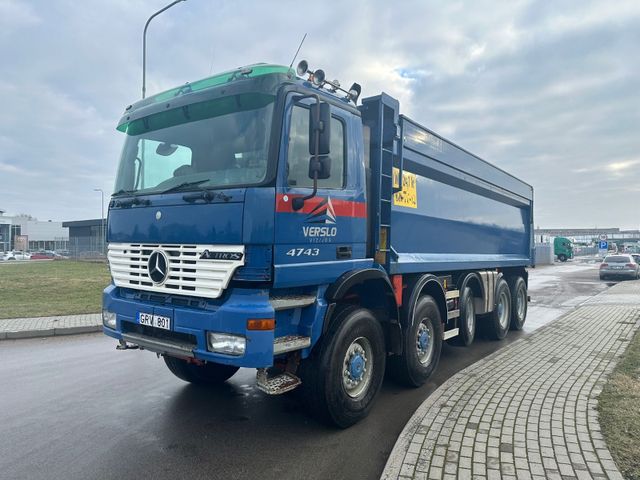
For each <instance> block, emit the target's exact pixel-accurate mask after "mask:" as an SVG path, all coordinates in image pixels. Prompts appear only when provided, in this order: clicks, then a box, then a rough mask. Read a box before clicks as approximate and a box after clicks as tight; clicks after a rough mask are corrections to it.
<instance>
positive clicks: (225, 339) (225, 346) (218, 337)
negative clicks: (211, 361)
mask: <svg viewBox="0 0 640 480" xmlns="http://www.w3.org/2000/svg"><path fill="white" fill-rule="evenodd" d="M207 346H208V348H209V351H211V352H215V353H224V354H225V355H233V356H236V357H239V356H242V355H244V352H245V350H246V349H247V339H246V338H244V337H240V336H238V335H229V334H227V333H216V332H207Z"/></svg>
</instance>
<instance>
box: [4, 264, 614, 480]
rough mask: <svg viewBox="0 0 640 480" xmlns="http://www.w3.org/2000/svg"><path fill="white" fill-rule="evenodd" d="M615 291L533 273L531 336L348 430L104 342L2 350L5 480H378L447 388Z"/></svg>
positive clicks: (244, 383)
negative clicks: (421, 410)
mask: <svg viewBox="0 0 640 480" xmlns="http://www.w3.org/2000/svg"><path fill="white" fill-rule="evenodd" d="M605 288H607V284H605V283H603V282H600V281H599V279H598V272H597V267H596V266H595V265H580V264H574V263H567V264H562V265H557V266H553V267H542V268H537V269H535V270H532V271H531V289H530V295H531V296H532V302H531V304H530V310H529V316H528V319H527V324H526V325H525V330H524V331H523V332H510V333H509V335H508V337H507V339H506V340H504V341H502V342H494V341H489V340H485V339H477V340H476V342H475V343H474V344H473V345H472V346H471V347H470V348H463V347H452V346H449V345H445V347H444V350H443V354H442V357H441V360H440V365H439V367H438V370H437V373H436V375H434V377H433V378H432V379H431V381H430V382H429V383H428V384H427V385H424V386H423V387H421V388H418V389H404V388H401V387H398V386H396V385H395V384H394V383H393V382H391V381H389V380H387V381H385V383H384V386H383V389H382V392H381V395H380V396H379V398H378V400H377V403H376V404H375V406H374V408H373V410H372V412H371V415H370V416H369V417H368V418H367V419H365V420H364V421H362V422H361V423H359V424H357V425H355V426H354V427H352V428H350V429H348V430H337V429H334V428H330V427H327V426H324V425H322V424H319V423H317V422H316V421H315V420H313V419H311V418H309V417H308V416H307V415H306V414H305V412H304V410H303V408H302V406H301V405H300V404H299V403H298V402H297V400H296V398H295V397H294V396H291V395H285V396H280V397H267V396H265V395H263V394H262V393H261V392H259V391H258V390H257V389H256V388H255V387H254V386H253V381H254V377H255V371H254V370H247V369H243V370H241V371H240V372H238V373H237V374H236V375H235V376H234V377H233V378H232V379H231V380H230V381H229V382H228V383H227V384H226V385H224V386H223V387H222V388H220V389H218V390H211V389H205V388H197V387H194V386H191V385H188V384H186V383H183V382H182V381H180V380H178V379H177V378H175V377H173V375H171V374H170V373H169V371H168V370H167V369H166V367H165V366H164V362H162V361H161V360H158V359H157V358H156V356H155V355H154V354H152V353H149V352H139V351H128V352H119V351H116V350H115V342H114V341H113V340H112V339H109V338H107V337H104V336H103V335H102V334H94V335H80V336H73V337H66V338H65V337H51V338H46V339H34V340H16V341H1V342H0V478H2V479H30V480H31V479H50V478H60V479H63V478H64V479H108V478H118V479H129V478H154V479H171V480H175V479H181V478H185V479H186V478H188V479H200V478H202V479H204V478H208V479H211V478H261V479H271V478H274V479H276V478H277V479H281V478H305V479H307V480H310V479H316V478H317V479H325V478H358V479H360V478H370V479H373V478H378V477H379V475H380V473H381V472H382V469H383V467H384V464H385V461H386V459H387V455H388V454H389V452H390V451H391V449H392V447H393V445H394V443H395V440H396V438H397V436H398V434H399V433H400V431H401V430H402V428H403V427H404V425H405V423H406V422H407V420H408V419H409V418H410V417H411V414H412V413H413V412H414V411H415V409H416V408H417V407H418V406H419V405H420V404H421V403H422V401H423V400H424V399H425V398H426V397H427V396H428V395H429V394H430V393H432V392H433V391H434V390H435V389H436V388H437V387H438V386H439V385H440V384H442V383H443V382H444V381H445V380H447V379H448V378H449V377H450V376H452V375H453V374H454V373H456V372H457V371H459V370H461V369H462V368H464V367H466V366H467V365H469V364H471V363H473V362H475V361H476V360H478V359H480V358H482V357H484V356H486V355H488V354H490V353H491V352H494V351H496V350H497V349H499V348H502V347H504V346H505V345H507V344H508V343H510V342H513V341H515V340H517V339H518V338H522V337H523V336H525V335H528V334H529V333H531V332H532V331H533V330H535V329H536V328H538V327H540V326H542V325H543V324H545V323H548V322H549V321H552V320H553V319H554V318H557V316H559V315H560V314H562V313H563V312H564V311H566V310H568V309H571V308H573V307H574V306H575V305H577V304H579V303H581V302H582V301H584V300H586V299H587V298H588V297H589V296H591V295H594V294H596V293H598V292H600V291H602V290H604V289H605Z"/></svg>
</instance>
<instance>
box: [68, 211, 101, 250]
mask: <svg viewBox="0 0 640 480" xmlns="http://www.w3.org/2000/svg"><path fill="white" fill-rule="evenodd" d="M62 226H64V227H66V228H68V229H69V249H68V250H69V254H70V255H72V256H74V257H78V256H100V255H104V254H105V253H106V242H105V240H104V228H105V226H106V219H103V220H101V219H99V218H96V219H92V220H76V221H72V222H63V223H62Z"/></svg>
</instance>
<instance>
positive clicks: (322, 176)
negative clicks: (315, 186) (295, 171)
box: [309, 155, 331, 180]
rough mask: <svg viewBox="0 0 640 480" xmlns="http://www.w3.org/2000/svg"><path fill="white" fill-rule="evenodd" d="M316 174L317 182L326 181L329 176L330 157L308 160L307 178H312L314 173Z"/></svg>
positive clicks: (324, 156)
mask: <svg viewBox="0 0 640 480" xmlns="http://www.w3.org/2000/svg"><path fill="white" fill-rule="evenodd" d="M316 172H318V180H326V179H327V178H329V177H330V176H331V157H330V156H328V155H322V156H319V157H317V159H316V157H311V158H310V159H309V178H314V173H316Z"/></svg>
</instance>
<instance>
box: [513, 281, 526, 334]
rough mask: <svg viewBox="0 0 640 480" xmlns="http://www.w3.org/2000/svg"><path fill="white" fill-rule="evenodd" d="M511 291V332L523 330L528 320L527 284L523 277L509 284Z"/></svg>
mask: <svg viewBox="0 0 640 480" xmlns="http://www.w3.org/2000/svg"><path fill="white" fill-rule="evenodd" d="M509 289H510V290H511V330H522V327H523V326H524V321H525V320H526V319H527V284H526V283H525V281H524V278H522V277H514V278H513V279H512V281H511V282H509Z"/></svg>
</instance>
